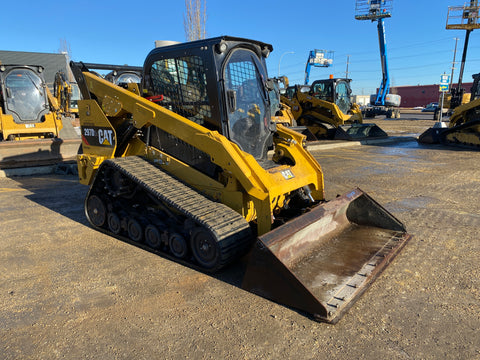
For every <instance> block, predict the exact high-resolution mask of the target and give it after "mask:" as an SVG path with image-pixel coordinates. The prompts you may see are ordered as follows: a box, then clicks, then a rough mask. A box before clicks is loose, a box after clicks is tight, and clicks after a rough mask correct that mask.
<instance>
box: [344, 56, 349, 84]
mask: <svg viewBox="0 0 480 360" xmlns="http://www.w3.org/2000/svg"><path fill="white" fill-rule="evenodd" d="M349 64H350V55H347V70H346V71H345V78H346V79H348V74H349V72H348V65H349Z"/></svg>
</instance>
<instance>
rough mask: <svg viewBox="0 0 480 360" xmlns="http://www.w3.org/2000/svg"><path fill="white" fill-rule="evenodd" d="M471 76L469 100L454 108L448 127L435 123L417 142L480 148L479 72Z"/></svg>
mask: <svg viewBox="0 0 480 360" xmlns="http://www.w3.org/2000/svg"><path fill="white" fill-rule="evenodd" d="M472 77H473V85H472V88H471V93H470V101H469V102H467V103H466V104H462V105H458V106H457V107H455V108H454V110H453V113H452V115H450V121H449V123H448V127H443V126H442V125H443V123H441V122H438V123H436V124H438V125H437V126H434V127H431V128H429V129H427V130H426V131H425V132H424V133H422V134H421V135H420V136H419V138H418V141H419V142H421V143H424V144H438V143H440V144H444V145H452V146H460V147H466V148H471V149H476V150H479V149H480V73H479V74H474V75H472Z"/></svg>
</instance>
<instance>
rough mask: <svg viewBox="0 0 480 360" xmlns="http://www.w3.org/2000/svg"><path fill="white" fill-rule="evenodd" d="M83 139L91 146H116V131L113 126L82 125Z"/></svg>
mask: <svg viewBox="0 0 480 360" xmlns="http://www.w3.org/2000/svg"><path fill="white" fill-rule="evenodd" d="M82 140H83V142H84V143H85V144H86V145H91V146H109V147H114V146H115V133H114V132H113V129H112V128H105V127H98V126H88V127H82Z"/></svg>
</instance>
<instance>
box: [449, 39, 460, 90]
mask: <svg viewBox="0 0 480 360" xmlns="http://www.w3.org/2000/svg"><path fill="white" fill-rule="evenodd" d="M454 40H455V50H454V51H453V61H452V75H451V76H450V86H449V89H451V88H452V84H453V73H454V71H455V64H456V63H455V57H456V56H457V43H458V40H459V39H458V38H454Z"/></svg>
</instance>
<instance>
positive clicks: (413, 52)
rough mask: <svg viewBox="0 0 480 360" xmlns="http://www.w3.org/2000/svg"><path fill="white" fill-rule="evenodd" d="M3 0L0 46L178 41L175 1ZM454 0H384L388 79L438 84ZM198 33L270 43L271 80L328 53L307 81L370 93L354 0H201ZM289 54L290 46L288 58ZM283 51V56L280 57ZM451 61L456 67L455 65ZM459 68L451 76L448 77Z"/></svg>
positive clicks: (109, 53) (375, 69)
mask: <svg viewBox="0 0 480 360" xmlns="http://www.w3.org/2000/svg"><path fill="white" fill-rule="evenodd" d="M19 4H20V3H16V2H11V1H9V2H4V3H3V4H2V13H3V14H7V13H10V14H12V16H2V28H3V29H4V31H2V34H1V35H0V44H1V45H0V49H1V50H11V51H34V52H58V51H59V49H60V48H61V42H62V40H64V41H66V42H67V43H68V45H69V47H70V50H71V55H72V58H73V60H76V61H85V62H97V63H109V64H129V65H143V61H144V59H145V57H146V55H147V54H148V52H149V51H150V50H151V49H152V48H153V46H154V41H155V40H175V41H185V31H184V25H183V16H184V13H185V3H184V1H183V0H172V1H161V0H160V1H139V2H132V1H125V0H116V1H111V0H105V1H102V0H96V1H90V0H84V1H75V0H70V1H57V0H53V1H46V2H41V1H31V0H29V1H26V2H25V1H24V2H22V3H21V5H19ZM463 4H464V1H459V0H451V1H447V0H435V1H433V0H417V1H413V0H393V10H392V17H391V18H389V19H386V20H385V29H386V39H387V54H388V61H389V70H390V77H391V81H392V85H395V86H403V85H417V84H438V83H439V81H440V75H441V74H442V73H443V72H446V73H447V74H450V72H451V66H452V60H453V54H454V51H453V50H454V47H455V40H454V38H459V41H458V48H457V56H456V58H457V61H459V60H460V59H461V55H462V51H463V43H464V39H465V31H462V30H446V29H445V24H446V18H447V11H448V7H449V6H457V5H463ZM206 9H207V24H206V30H207V36H208V37H214V36H220V35H231V36H239V37H245V38H252V39H255V40H260V41H263V42H267V43H271V44H272V45H273V48H274V51H273V52H272V54H271V55H270V57H269V58H268V59H267V64H268V71H269V74H270V75H271V76H276V75H278V70H279V69H278V68H279V61H280V59H281V62H280V72H281V75H287V76H288V77H289V79H290V83H303V79H304V71H305V63H306V60H307V57H308V53H309V51H310V50H313V49H326V50H331V51H334V63H333V65H332V66H331V67H329V68H313V69H312V70H311V73H310V80H311V81H313V80H315V79H321V78H327V77H328V76H329V74H334V76H336V77H343V76H345V71H346V62H347V56H348V55H350V60H349V62H350V63H349V69H348V70H349V77H350V78H352V79H353V80H352V88H353V90H354V93H356V94H365V95H367V94H370V93H373V92H375V89H376V88H377V87H378V86H379V84H380V80H381V66H380V55H379V44H378V37H377V27H376V23H372V22H370V21H359V20H355V18H354V16H355V1H354V0H338V1H326V0H316V1H315V0H310V1H305V0H296V1H286V0H277V1H269V0H263V1H258V0H242V1H229V0H206ZM479 41H480V29H479V30H475V31H473V32H472V33H471V36H470V43H469V47H468V55H467V62H466V66H465V73H464V77H463V81H464V82H470V81H471V75H472V74H474V73H478V72H480V46H479ZM290 52H293V54H291V53H290ZM282 55H283V56H282ZM459 68H460V64H457V69H459ZM458 73H459V71H458V70H456V72H455V75H454V80H455V82H456V81H457V80H458Z"/></svg>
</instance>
